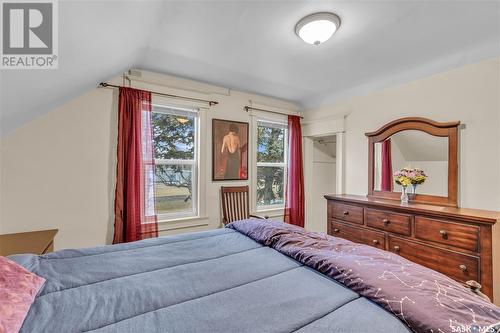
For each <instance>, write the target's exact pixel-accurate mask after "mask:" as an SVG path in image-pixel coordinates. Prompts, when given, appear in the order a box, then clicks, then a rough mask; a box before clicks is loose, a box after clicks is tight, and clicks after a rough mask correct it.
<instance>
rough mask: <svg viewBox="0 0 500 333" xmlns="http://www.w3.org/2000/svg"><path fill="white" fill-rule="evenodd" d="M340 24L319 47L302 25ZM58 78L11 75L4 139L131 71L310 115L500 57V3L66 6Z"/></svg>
mask: <svg viewBox="0 0 500 333" xmlns="http://www.w3.org/2000/svg"><path fill="white" fill-rule="evenodd" d="M317 11H333V12H335V13H337V14H338V15H339V16H340V17H341V19H342V26H341V28H340V30H339V31H338V32H337V34H336V35H335V36H334V37H333V38H332V39H331V40H330V41H328V42H327V43H325V44H323V45H320V46H311V45H308V44H306V43H304V42H302V41H301V40H300V39H298V38H297V36H296V35H295V34H294V30H293V29H294V25H295V23H296V22H297V21H298V20H299V19H300V18H301V17H303V16H305V15H307V14H310V13H313V12H317ZM59 17H60V19H59V22H60V23H59V53H60V54H59V69H58V70H22V71H21V70H9V71H1V72H0V75H1V76H2V77H1V85H2V86H1V93H2V95H1V96H0V98H1V116H2V118H1V120H2V124H1V130H2V135H4V134H6V133H8V132H10V131H12V130H13V129H15V128H17V127H19V126H21V125H22V124H24V123H26V122H28V121H30V120H31V119H33V118H35V117H37V116H39V115H41V114H43V113H46V112H48V111H50V110H52V109H53V108H55V107H57V106H59V105H61V104H63V103H64V102H66V101H68V100H70V99H71V98H73V97H75V96H78V95H80V94H82V93H84V92H86V91H88V90H90V89H92V88H93V87H95V86H96V84H97V83H98V82H100V81H103V80H106V79H109V78H111V77H114V76H116V75H118V74H121V73H122V72H124V71H126V70H127V69H129V68H142V69H146V70H151V71H156V72H161V73H167V74H173V75H178V76H182V77H187V78H191V79H196V80H199V81H203V82H208V83H214V84H217V85H221V86H226V87H229V88H233V89H238V90H242V91H248V92H253V93H258V94H263V95H268V96H273V97H278V98H282V99H286V100H290V101H292V102H296V103H297V104H299V105H300V106H302V107H303V108H304V109H308V108H313V107H318V106H322V105H326V104H329V103H333V102H335V101H336V100H337V99H339V98H344V97H347V96H352V95H356V94H361V93H366V92H369V91H371V90H375V89H380V88H384V87H386V86H389V85H393V84H397V83H401V82H404V81H410V80H414V79H417V78H420V77H423V76H427V75H430V74H432V73H436V72H440V71H444V70H448V69H451V68H455V67H459V66H462V65H465V64H468V63H474V62H478V61H480V60H483V59H487V58H492V57H496V56H498V55H500V2H497V1H484V2H483V1H437V0H436V1H328V2H327V1H321V2H316V1H218V2H216V1H184V2H181V1H178V2H176V1H138V0H137V1H60V2H59Z"/></svg>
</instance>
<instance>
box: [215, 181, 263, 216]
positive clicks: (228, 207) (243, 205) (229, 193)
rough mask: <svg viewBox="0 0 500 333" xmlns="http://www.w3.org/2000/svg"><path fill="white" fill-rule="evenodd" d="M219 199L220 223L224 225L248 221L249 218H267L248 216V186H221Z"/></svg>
mask: <svg viewBox="0 0 500 333" xmlns="http://www.w3.org/2000/svg"><path fill="white" fill-rule="evenodd" d="M220 197H221V201H222V222H223V223H224V224H228V223H231V222H233V221H238V220H244V219H248V218H249V217H255V218H258V219H262V218H266V219H267V218H268V216H264V217H261V216H257V215H252V214H250V204H249V201H250V197H249V194H248V186H221V188H220Z"/></svg>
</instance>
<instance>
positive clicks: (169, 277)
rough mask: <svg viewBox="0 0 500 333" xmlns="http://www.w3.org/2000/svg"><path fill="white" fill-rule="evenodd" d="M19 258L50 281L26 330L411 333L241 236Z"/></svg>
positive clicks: (220, 233) (229, 233)
mask: <svg viewBox="0 0 500 333" xmlns="http://www.w3.org/2000/svg"><path fill="white" fill-rule="evenodd" d="M10 259H12V260H14V261H16V262H18V263H19V264H21V265H23V266H24V267H26V268H27V269H28V270H30V271H32V272H34V273H36V274H38V275H40V276H42V277H44V278H46V279H47V281H46V283H45V285H44V287H43V288H42V289H41V291H40V292H39V294H38V295H37V297H36V299H35V302H34V303H33V305H32V307H31V309H30V311H29V313H28V315H27V317H26V319H25V321H24V324H23V326H22V329H21V332H30V333H31V332H302V333H304V332H346V333H349V332H353V333H362V332H372V333H377V332H380V333H382V332H384V333H391V332H394V333H399V332H408V331H409V330H408V329H407V327H406V326H405V325H404V324H403V323H402V322H401V321H399V320H398V319H397V318H396V317H395V316H393V315H392V314H391V313H389V312H387V311H386V310H384V309H383V308H381V307H380V306H378V305H376V304H375V303H372V302H371V301H369V300H368V299H366V298H364V297H361V296H360V295H358V294H357V293H355V292H353V291H351V290H350V289H348V288H346V287H344V286H342V285H340V284H339V283H337V282H335V281H334V280H332V279H330V278H328V277H326V276H325V275H322V274H320V273H318V272H316V271H315V270H313V269H311V268H308V267H305V266H303V265H302V264H300V263H299V262H297V261H295V260H293V259H291V258H289V257H287V256H285V255H283V254H281V253H279V252H277V251H276V250H274V249H272V248H269V247H266V246H262V245H260V244H259V243H257V242H255V241H254V240H252V239H250V238H248V237H246V236H244V235H243V234H241V233H239V232H237V231H235V230H232V229H227V228H225V229H217V230H211V231H205V232H199V233H191V234H183V235H177V236H169V237H160V238H156V239H148V240H143V241H139V242H134V243H127V244H119V245H112V246H104V247H97V248H89V249H82V250H62V251H58V252H54V253H50V254H46V255H42V256H35V255H18V256H11V257H10Z"/></svg>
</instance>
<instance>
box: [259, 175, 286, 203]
mask: <svg viewBox="0 0 500 333" xmlns="http://www.w3.org/2000/svg"><path fill="white" fill-rule="evenodd" d="M283 172H284V167H268V166H258V167H257V206H270V205H283V204H284V199H283V198H284V196H283V193H284V184H283Z"/></svg>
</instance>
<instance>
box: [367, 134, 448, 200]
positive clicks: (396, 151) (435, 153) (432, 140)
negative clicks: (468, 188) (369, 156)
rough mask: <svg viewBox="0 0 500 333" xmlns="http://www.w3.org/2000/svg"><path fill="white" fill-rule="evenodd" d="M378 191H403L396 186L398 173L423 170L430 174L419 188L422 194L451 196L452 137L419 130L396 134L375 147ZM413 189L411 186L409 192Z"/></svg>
mask: <svg viewBox="0 0 500 333" xmlns="http://www.w3.org/2000/svg"><path fill="white" fill-rule="evenodd" d="M373 163H374V190H375V191H391V192H401V186H400V185H397V184H395V183H394V178H393V174H394V172H396V171H398V170H401V169H403V168H412V169H413V168H419V169H422V170H423V171H424V172H425V174H426V175H427V179H426V181H425V182H424V183H423V184H421V185H418V186H417V189H416V192H417V193H418V194H428V195H437V196H444V197H446V196H448V138H447V137H439V136H433V135H431V134H428V133H426V132H422V131H417V130H406V131H401V132H398V133H395V134H393V135H392V136H390V137H389V138H387V139H386V140H384V141H382V142H377V143H375V145H374V161H373ZM412 191H413V188H412V186H409V188H408V192H409V193H412Z"/></svg>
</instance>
